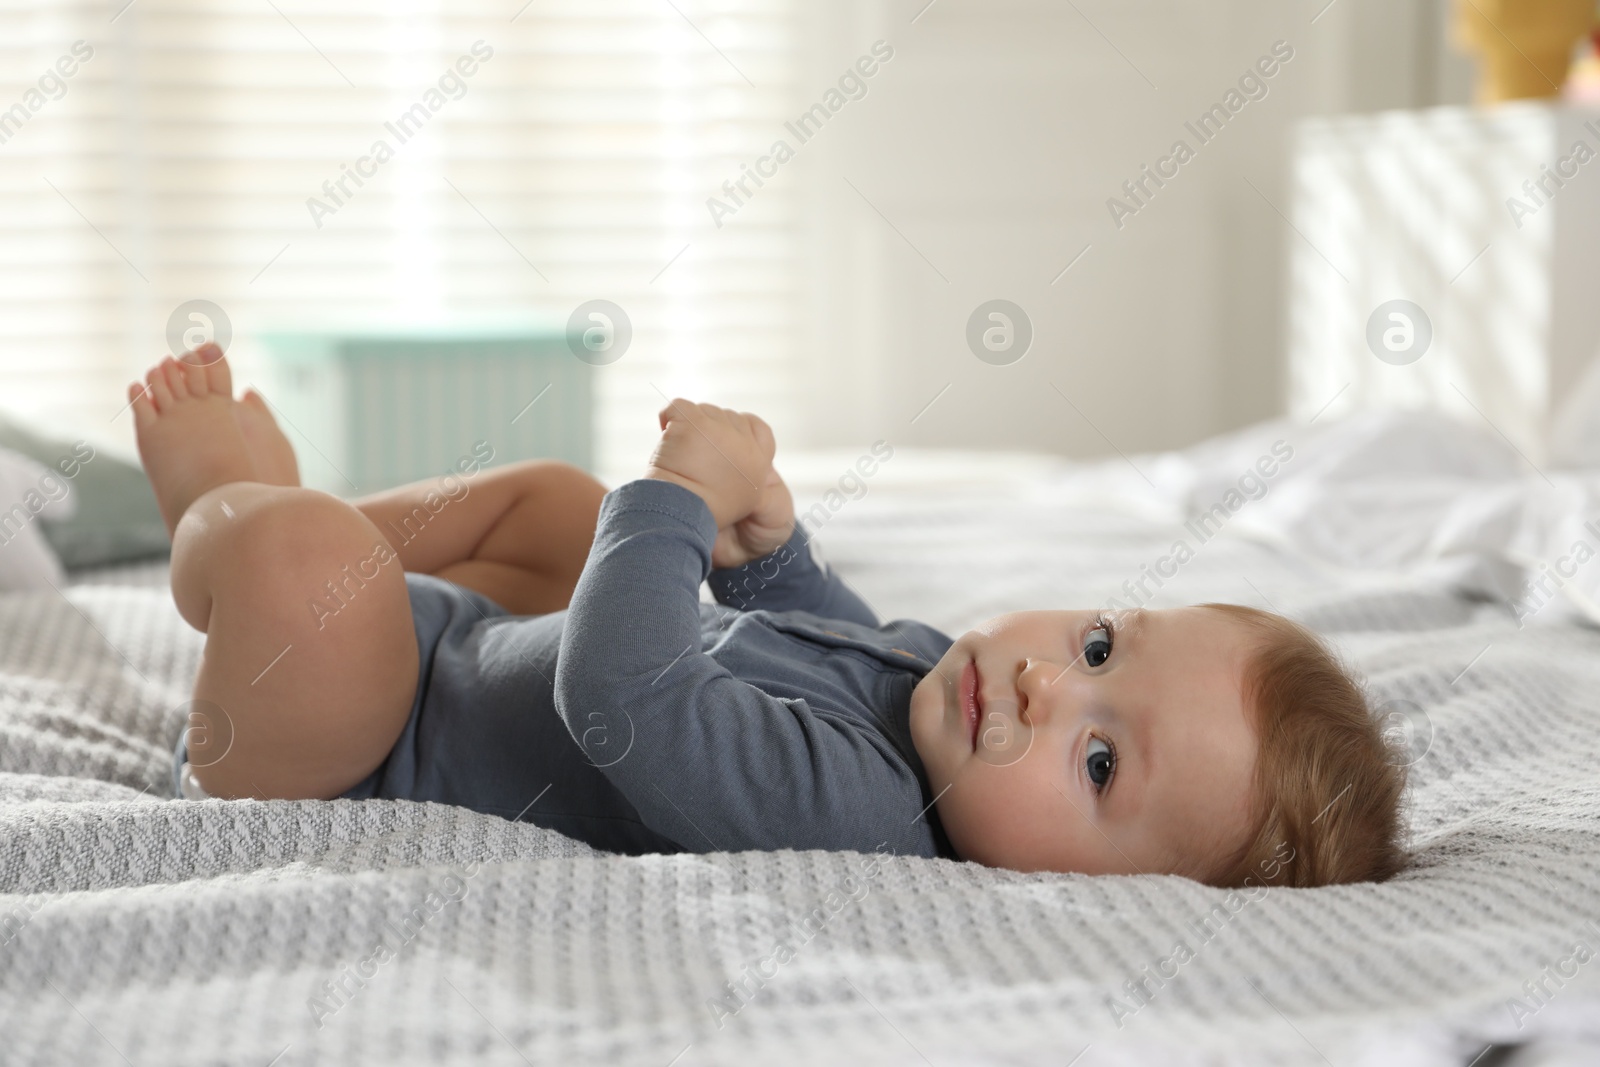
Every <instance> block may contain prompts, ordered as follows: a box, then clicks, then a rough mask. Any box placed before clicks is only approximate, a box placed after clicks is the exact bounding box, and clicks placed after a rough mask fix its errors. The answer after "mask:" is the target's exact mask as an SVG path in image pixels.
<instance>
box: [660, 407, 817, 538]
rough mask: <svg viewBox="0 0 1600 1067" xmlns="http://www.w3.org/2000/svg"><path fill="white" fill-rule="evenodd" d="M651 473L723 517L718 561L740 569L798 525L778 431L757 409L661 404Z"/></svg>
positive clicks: (718, 520)
mask: <svg viewBox="0 0 1600 1067" xmlns="http://www.w3.org/2000/svg"><path fill="white" fill-rule="evenodd" d="M660 419H661V429H662V434H661V440H660V442H659V443H658V444H657V445H656V449H655V452H654V453H653V454H652V455H651V457H650V466H649V468H648V469H647V470H646V471H645V477H647V478H659V479H661V480H663V481H668V482H676V483H677V484H678V485H681V486H683V487H684V488H685V489H688V490H689V491H690V492H692V493H694V494H696V495H697V496H699V497H700V499H702V500H704V501H705V502H706V507H708V508H709V509H710V510H711V517H712V518H713V519H714V520H716V523H717V531H718V532H717V541H716V545H715V546H714V547H713V548H712V552H711V562H712V564H713V566H717V567H738V566H742V565H743V564H745V563H748V562H750V561H751V560H753V559H760V558H761V557H762V556H765V555H766V554H767V553H769V552H772V551H773V550H775V549H777V548H779V547H780V546H781V545H783V543H784V542H785V541H787V540H788V539H789V535H790V533H792V532H793V530H794V499H793V498H792V497H791V496H790V495H789V487H788V486H786V485H784V484H783V479H782V478H780V477H779V476H778V472H777V471H776V470H775V469H774V468H773V466H772V457H773V454H774V452H775V451H776V449H777V445H776V443H775V442H774V441H773V438H772V430H771V428H770V427H768V426H767V424H766V423H765V422H763V421H761V420H760V419H759V418H757V417H756V416H754V415H751V414H748V413H745V412H740V411H729V410H728V409H727V408H719V407H715V406H713V405H711V404H694V403H691V402H689V401H687V400H682V399H677V400H673V401H671V402H670V403H668V404H667V406H666V407H664V408H662V409H661V415H660Z"/></svg>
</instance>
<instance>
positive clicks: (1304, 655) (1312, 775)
mask: <svg viewBox="0 0 1600 1067" xmlns="http://www.w3.org/2000/svg"><path fill="white" fill-rule="evenodd" d="M1203 606H1204V607H1206V608H1209V609H1211V610H1214V611H1218V612H1221V613H1223V614H1224V615H1227V616H1228V617H1230V618H1232V619H1234V620H1236V621H1238V622H1240V623H1242V624H1244V625H1245V626H1247V627H1249V628H1250V629H1252V630H1253V631H1255V633H1256V634H1258V635H1259V636H1260V638H1261V644H1260V646H1259V647H1258V648H1257V650H1256V652H1255V654H1254V655H1253V657H1252V658H1251V661H1250V663H1249V664H1248V666H1247V667H1246V669H1245V678H1244V683H1245V699H1246V702H1247V706H1248V707H1251V708H1252V709H1253V711H1254V715H1255V722H1254V726H1255V729H1256V737H1257V739H1258V741H1259V746H1260V747H1259V750H1258V753H1257V756H1256V769H1255V786H1254V788H1255V796H1254V798H1253V805H1252V819H1253V822H1252V826H1253V828H1254V829H1253V833H1252V835H1251V836H1250V838H1249V839H1248V843H1247V844H1246V845H1245V847H1244V848H1243V849H1242V850H1241V851H1240V852H1239V853H1238V854H1236V855H1234V856H1232V857H1228V859H1227V861H1226V862H1225V863H1224V864H1223V865H1222V868H1221V871H1220V873H1219V874H1218V876H1217V877H1215V878H1213V879H1208V881H1210V882H1211V883H1212V884H1214V885H1219V886H1227V887H1240V886H1247V885H1248V886H1258V885H1282V886H1297V887H1301V888H1306V887H1310V886H1321V885H1333V884H1337V883H1341V882H1381V881H1384V880H1385V879H1387V878H1389V877H1390V876H1392V875H1394V874H1396V873H1397V872H1398V871H1400V870H1401V869H1402V868H1403V867H1404V866H1405V859H1406V854H1405V848H1404V845H1403V843H1402V840H1401V838H1402V834H1403V824H1402V820H1401V812H1400V799H1401V794H1402V793H1403V792H1404V791H1405V784H1406V782H1405V770H1404V768H1403V766H1402V765H1401V763H1402V761H1401V760H1400V759H1398V758H1397V754H1396V753H1395V752H1394V750H1392V749H1391V748H1390V747H1389V746H1388V744H1387V743H1386V742H1385V740H1384V737H1383V733H1382V729H1381V727H1380V725H1379V723H1378V722H1377V720H1376V719H1375V718H1374V717H1373V714H1372V712H1371V710H1370V709H1369V707H1368V705H1367V700H1366V697H1365V695H1364V694H1363V693H1362V690H1361V686H1360V685H1359V684H1358V683H1357V682H1356V681H1355V679H1354V678H1352V677H1351V676H1350V674H1349V672H1348V671H1346V670H1345V668H1344V667H1343V666H1342V665H1341V664H1340V662H1339V660H1338V659H1337V658H1336V657H1335V656H1334V654H1333V652H1332V651H1331V650H1330V649H1329V648H1328V646H1327V644H1326V643H1325V642H1324V641H1323V640H1322V638H1321V637H1319V636H1317V634H1315V633H1313V632H1312V631H1311V630H1308V629H1307V628H1305V627H1304V626H1301V625H1300V624H1298V623H1295V622H1292V621H1290V620H1288V619H1285V618H1283V617H1282V616H1281V615H1274V614H1270V613H1268V612H1265V611H1259V610H1257V609H1255V608H1247V607H1241V606H1239V605H1236V604H1205V605H1203ZM1289 849H1292V850H1293V851H1292V852H1289V851H1288V850H1289ZM1285 856H1288V857H1289V858H1288V859H1287V860H1286V859H1285Z"/></svg>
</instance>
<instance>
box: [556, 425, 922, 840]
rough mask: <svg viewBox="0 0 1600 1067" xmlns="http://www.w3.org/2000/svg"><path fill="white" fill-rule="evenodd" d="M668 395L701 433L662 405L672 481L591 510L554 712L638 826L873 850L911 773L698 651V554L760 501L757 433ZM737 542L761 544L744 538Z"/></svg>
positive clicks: (656, 463)
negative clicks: (892, 800) (889, 801)
mask: <svg viewBox="0 0 1600 1067" xmlns="http://www.w3.org/2000/svg"><path fill="white" fill-rule="evenodd" d="M674 405H677V410H678V412H681V413H685V414H687V415H688V416H689V417H690V418H693V419H694V420H695V424H696V425H697V426H698V427H700V428H701V429H702V430H703V431H704V433H699V432H698V431H697V430H696V429H695V428H694V427H693V426H680V427H679V430H680V431H687V432H679V433H676V434H675V433H674V431H673V429H672V423H673V422H674V421H676V419H677V416H676V415H674V414H671V412H672V408H671V407H669V409H668V412H664V413H663V422H664V423H666V424H667V430H666V433H664V434H663V446H662V447H661V448H658V449H657V453H656V456H655V457H654V458H653V461H652V465H651V470H652V472H653V473H654V472H656V471H662V472H664V473H666V474H669V475H671V476H670V477H663V476H660V475H657V476H654V477H648V478H644V479H640V480H638V481H634V482H629V483H627V484H626V485H623V486H621V487H619V488H617V489H615V490H613V491H612V492H611V493H609V494H607V496H606V498H605V501H604V502H603V503H602V505H601V508H600V517H599V521H598V523H597V526H596V530H595V539H594V547H593V548H592V549H591V551H590V554H589V559H588V562H587V564H586V565H585V566H584V570H583V575H582V577H580V578H579V580H578V585H577V589H576V591H575V592H574V593H573V597H572V605H571V607H570V609H569V610H568V614H567V619H566V623H565V626H564V628H563V632H562V637H561V652H560V658H559V660H558V661H557V667H556V679H555V692H556V709H557V711H558V712H559V713H560V714H561V716H562V718H563V719H564V720H565V721H566V724H567V728H568V730H569V731H570V732H571V733H572V736H573V738H574V740H576V741H577V742H578V744H579V745H580V746H581V747H582V748H583V749H584V751H585V753H586V754H587V755H588V757H589V758H590V760H591V761H593V762H594V763H595V764H596V765H597V766H599V767H600V768H601V769H602V770H603V772H604V773H605V774H606V776H607V777H608V778H609V779H610V780H611V782H612V784H614V785H615V786H617V788H618V789H620V790H621V791H622V793H623V794H624V795H625V796H627V798H628V800H629V801H630V802H631V803H632V804H633V806H634V807H635V808H636V809H637V810H638V811H639V814H640V816H641V818H643V819H644V821H645V822H646V824H647V825H649V826H650V827H651V828H653V829H655V830H657V831H659V832H661V833H663V834H666V835H667V836H669V837H671V838H673V839H674V840H676V841H678V842H679V843H680V844H682V845H683V846H684V847H685V848H688V849H691V850H694V851H709V850H738V849H752V848H755V849H771V848H779V847H783V848H856V849H860V850H862V851H872V850H873V849H875V848H877V847H878V846H879V845H880V844H881V843H882V841H881V840H879V838H881V832H880V830H878V829H875V828H878V827H881V821H882V820H881V810H879V809H880V807H881V798H882V797H883V796H885V795H886V794H887V793H890V792H900V793H905V792H910V793H911V794H912V795H916V792H917V789H918V786H917V784H916V782H915V781H914V780H912V781H911V782H909V783H906V782H901V781H900V780H899V778H900V776H901V775H902V774H905V775H908V776H909V775H911V772H910V771H909V769H905V768H902V767H901V766H900V765H899V764H897V763H891V762H890V761H889V760H887V759H886V758H885V756H884V755H883V753H882V752H880V751H879V746H880V745H881V739H880V738H877V737H875V736H872V735H871V733H870V731H869V730H868V729H867V728H866V727H865V726H864V725H862V724H860V723H858V722H856V721H855V720H853V719H849V718H846V717H843V716H837V715H831V714H829V713H828V712H827V711H826V710H825V709H816V708H812V707H811V706H810V705H809V704H808V703H807V702H806V701H803V700H793V699H781V698H778V697H773V696H770V695H768V694H767V693H765V692H763V691H762V690H760V689H758V688H756V687H755V686H753V685H750V684H749V683H747V682H745V681H742V680H741V679H739V678H736V677H734V676H733V675H732V674H730V673H729V672H728V670H727V669H726V668H725V667H723V666H722V665H721V664H720V663H718V662H717V661H716V660H715V659H713V658H712V657H711V656H709V655H706V654H705V653H704V652H703V651H702V650H701V630H700V625H701V622H700V599H699V590H700V583H701V582H702V581H704V580H705V579H706V577H707V575H708V574H709V573H710V572H711V567H712V560H713V546H714V545H715V546H717V547H718V548H722V547H724V546H725V544H726V541H725V540H720V539H719V531H721V532H722V533H724V534H725V533H726V531H727V529H728V528H729V527H731V526H736V525H737V524H738V523H739V522H740V521H742V520H744V519H745V518H748V517H750V516H751V514H752V511H751V510H750V509H753V508H755V507H756V506H757V505H758V504H760V503H761V502H762V498H763V491H762V489H761V488H758V485H757V483H758V482H759V483H760V485H762V486H765V485H766V484H767V482H766V480H765V479H764V478H763V477H762V474H763V469H762V468H763V464H766V465H770V462H771V454H772V447H771V443H770V442H771V435H770V431H766V432H765V433H763V431H765V424H761V423H760V422H759V420H755V419H753V417H752V416H739V415H738V413H734V412H720V409H712V414H711V417H703V416H706V415H707V412H706V410H705V408H704V406H691V405H685V404H684V403H683V402H681V401H675V402H674ZM763 438H764V440H763ZM679 445H682V446H684V447H682V448H679V447H678V446H679ZM763 456H764V458H763ZM667 483H671V484H667ZM785 495H786V494H785ZM768 503H769V505H770V504H771V501H770V500H768ZM789 507H790V511H789V513H790V515H791V516H792V505H790V506H789ZM741 509H743V510H741ZM782 510H783V504H782V502H781V501H780V502H778V503H777V504H776V505H775V506H773V507H771V509H770V511H769V513H768V514H766V515H762V516H761V518H762V519H763V520H768V519H770V517H771V515H773V514H777V515H780V516H781V513H782ZM792 521H793V520H792V517H791V518H790V520H789V528H784V527H783V524H782V523H781V522H779V523H769V529H771V528H773V527H775V528H776V529H775V531H774V532H769V533H768V534H766V535H764V536H766V537H768V538H776V540H775V541H773V542H771V543H768V544H766V545H765V549H764V551H762V552H761V553H760V554H759V555H757V556H756V558H757V559H760V558H761V557H762V556H765V555H766V554H767V552H770V551H771V550H772V549H773V548H781V547H782V546H783V545H785V544H786V543H787V542H788V540H789V536H790V533H791V532H792ZM747 530H748V528H747ZM778 533H781V534H782V537H777V534H778ZM740 547H741V548H742V550H743V551H745V552H753V551H754V550H755V549H757V548H763V544H762V541H761V538H760V537H759V536H753V535H748V534H747V536H746V537H744V538H743V541H742V544H741V546H740ZM724 558H726V557H724ZM806 561H807V565H811V564H810V561H809V556H807V557H806ZM718 562H721V560H720V559H719V560H718ZM736 562H748V560H744V561H736ZM908 785H909V787H910V788H909V789H907V786H908ZM913 829H914V828H913V827H912V826H911V820H910V819H908V820H907V828H906V834H907V837H906V840H904V841H891V842H890V844H891V845H893V846H895V847H897V848H903V849H910V848H914V847H915V844H914V840H913V838H914V833H913Z"/></svg>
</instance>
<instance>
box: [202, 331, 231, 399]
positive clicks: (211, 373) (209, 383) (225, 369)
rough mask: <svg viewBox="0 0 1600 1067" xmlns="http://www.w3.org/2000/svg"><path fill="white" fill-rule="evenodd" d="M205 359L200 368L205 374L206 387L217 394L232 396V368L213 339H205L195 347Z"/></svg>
mask: <svg viewBox="0 0 1600 1067" xmlns="http://www.w3.org/2000/svg"><path fill="white" fill-rule="evenodd" d="M196 351H197V352H199V353H200V354H201V355H202V356H203V357H204V358H205V359H206V360H207V362H206V364H205V366H204V367H203V368H201V369H202V370H204V371H205V375H206V388H207V389H208V390H210V391H211V392H212V393H213V394H215V395H217V396H228V397H231V396H233V370H232V368H230V367H229V366H228V359H227V357H226V356H224V355H223V354H222V349H221V347H220V346H218V344H217V343H216V342H215V341H207V342H206V343H205V344H203V345H201V346H200V347H199V348H198V349H196Z"/></svg>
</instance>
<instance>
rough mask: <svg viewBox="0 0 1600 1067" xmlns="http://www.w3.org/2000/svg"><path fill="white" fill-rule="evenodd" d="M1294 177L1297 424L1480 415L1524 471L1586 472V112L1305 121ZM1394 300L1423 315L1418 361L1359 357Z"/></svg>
mask: <svg viewBox="0 0 1600 1067" xmlns="http://www.w3.org/2000/svg"><path fill="white" fill-rule="evenodd" d="M1590 123H1592V124H1593V125H1592V126H1591V125H1587V124H1590ZM1580 142H1581V144H1582V145H1583V146H1584V149H1585V151H1577V150H1576V149H1577V146H1578V144H1579V143H1580ZM1591 153H1592V154H1593V156H1594V158H1588V161H1587V162H1580V160H1581V159H1585V158H1587V157H1588V155H1589V154H1591ZM1564 161H1565V162H1564ZM1552 175H1554V177H1551V176H1552ZM1556 179H1559V180H1560V182H1561V183H1562V184H1560V185H1558V184H1557V181H1556ZM1292 182H1293V191H1294V207H1293V211H1292V218H1293V225H1294V228H1295V230H1297V231H1298V234H1290V236H1289V240H1290V241H1291V242H1293V247H1292V250H1291V255H1290V261H1291V264H1292V288H1291V295H1290V307H1291V310H1290V322H1289V335H1290V336H1289V353H1290V356H1289V359H1290V373H1289V379H1290V382H1289V390H1290V410H1291V413H1292V414H1293V415H1295V416H1297V417H1301V418H1310V417H1312V416H1314V415H1316V414H1317V413H1318V412H1320V411H1324V410H1325V411H1326V413H1327V415H1329V416H1335V415H1338V414H1341V413H1344V412H1349V411H1352V410H1356V409H1358V408H1370V407H1378V406H1384V407H1436V408H1442V409H1445V410H1448V411H1451V412H1454V413H1457V414H1459V415H1461V416H1463V417H1466V418H1469V419H1481V420H1487V421H1488V422H1489V423H1490V424H1491V425H1492V426H1493V427H1494V429H1495V430H1497V431H1498V432H1500V433H1501V434H1502V435H1504V436H1505V437H1506V438H1507V439H1508V440H1510V441H1511V442H1512V443H1513V444H1514V445H1515V446H1516V447H1517V448H1518V449H1519V450H1520V451H1521V452H1523V453H1524V454H1525V455H1526V456H1527V457H1528V459H1529V460H1530V462H1532V463H1535V464H1543V463H1556V464H1560V463H1573V462H1583V461H1587V462H1591V463H1593V462H1600V446H1597V445H1596V444H1591V443H1590V442H1591V439H1594V440H1596V441H1600V425H1597V424H1600V402H1597V401H1596V400H1595V399H1594V394H1595V393H1596V391H1597V390H1600V382H1595V381H1585V372H1586V371H1587V370H1588V369H1589V367H1590V365H1591V363H1592V362H1593V357H1594V354H1595V352H1596V343H1597V339H1600V300H1597V299H1596V293H1595V281H1596V279H1597V278H1600V270H1597V268H1600V112H1590V111H1582V110H1574V109H1572V108H1567V107H1562V106H1549V105H1544V104H1519V105H1508V106H1504V107H1498V108H1493V109H1482V110H1480V109H1466V108H1438V109H1433V110H1427V111H1407V112H1388V113H1383V114H1377V115H1367V116H1341V117H1336V118H1326V119H1316V120H1308V121H1306V122H1304V123H1302V124H1301V125H1300V126H1299V128H1298V131H1297V136H1296V139H1295V146H1294V159H1293V175H1292ZM1524 183H1527V184H1526V185H1525V184H1524ZM1541 183H1542V185H1543V189H1540V188H1539V186H1540V184H1541ZM1391 300H1408V301H1411V302H1413V303H1415V304H1416V305H1418V306H1419V307H1421V308H1422V310H1423V311H1424V312H1425V314H1426V315H1427V317H1428V318H1429V320H1431V323H1432V330H1433V339H1432V344H1431V346H1430V347H1429V349H1428V350H1427V351H1426V352H1425V353H1424V354H1422V355H1421V357H1420V358H1418V359H1416V360H1415V362H1411V363H1408V364H1400V365H1397V364H1395V363H1391V362H1386V361H1385V360H1382V359H1380V358H1378V356H1377V355H1375V354H1374V352H1373V350H1372V348H1371V347H1370V346H1369V344H1368V340H1367V330H1368V320H1369V318H1371V317H1372V315H1373V313H1374V311H1375V310H1376V309H1377V308H1379V307H1380V306H1381V305H1383V304H1385V303H1387V302H1389V301H1391ZM1474 409H1476V410H1474Z"/></svg>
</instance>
